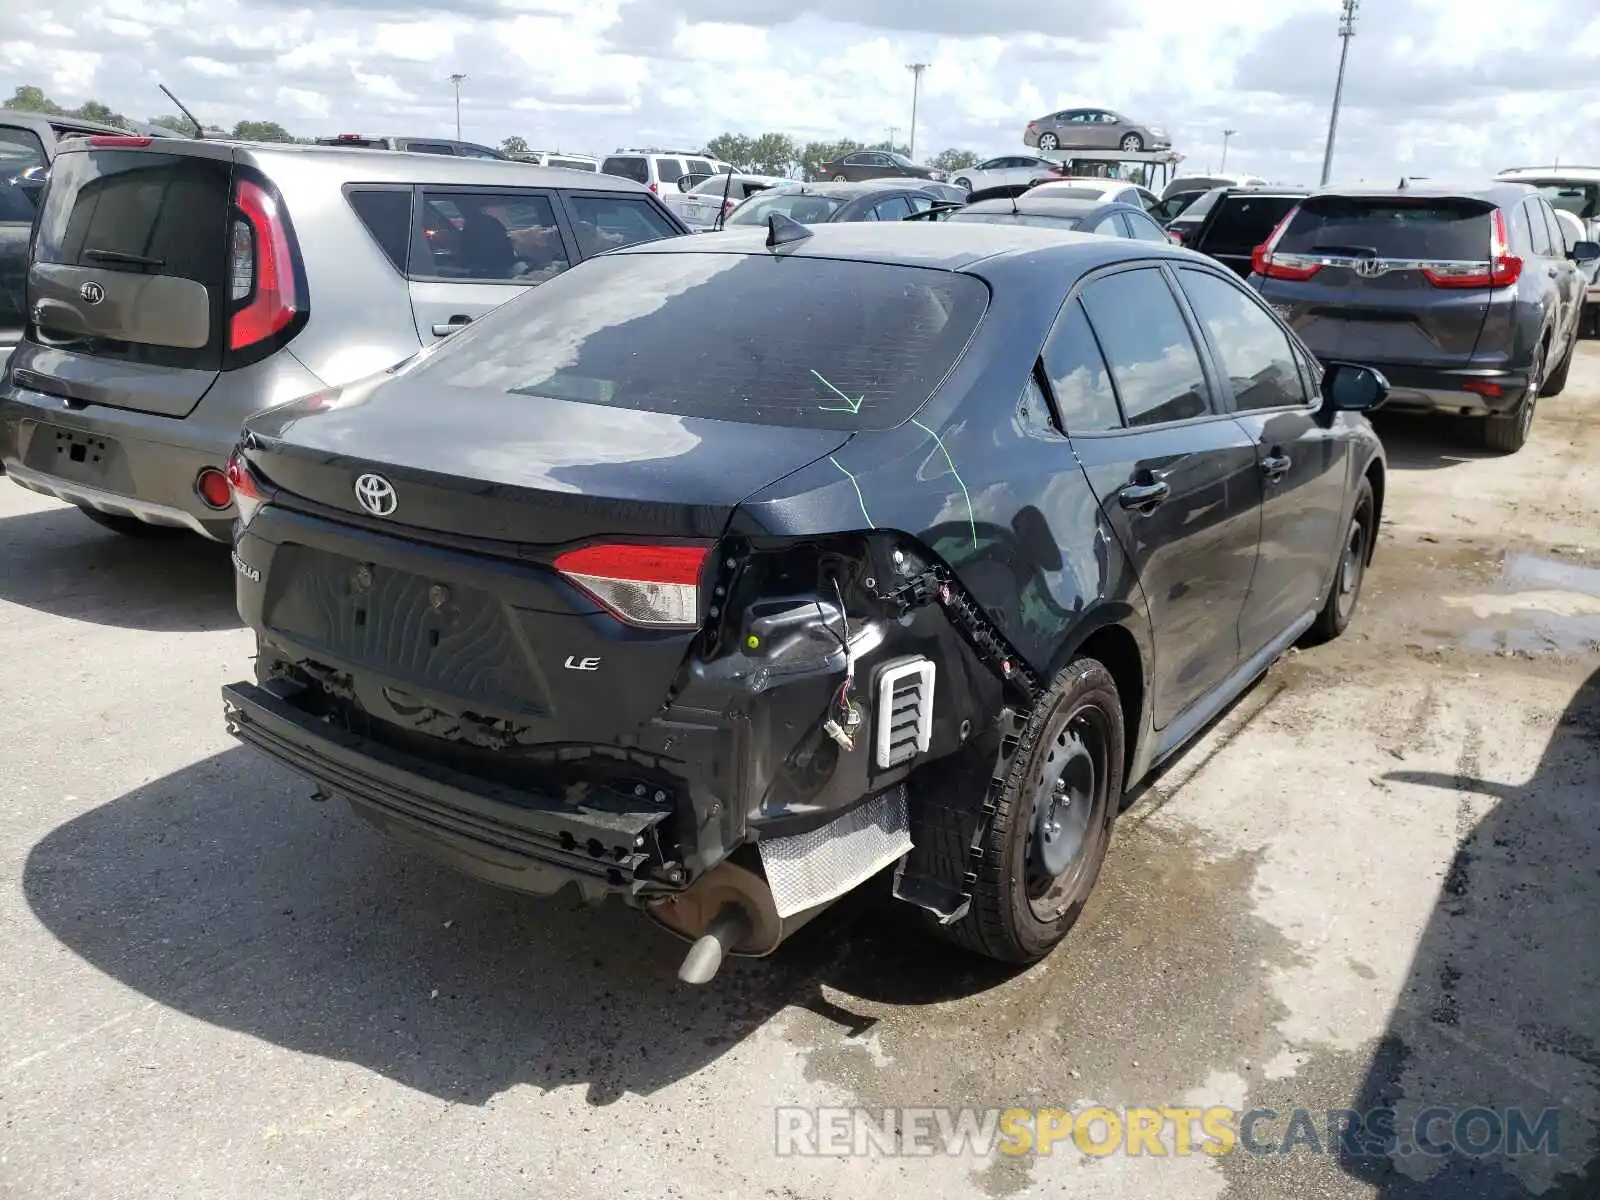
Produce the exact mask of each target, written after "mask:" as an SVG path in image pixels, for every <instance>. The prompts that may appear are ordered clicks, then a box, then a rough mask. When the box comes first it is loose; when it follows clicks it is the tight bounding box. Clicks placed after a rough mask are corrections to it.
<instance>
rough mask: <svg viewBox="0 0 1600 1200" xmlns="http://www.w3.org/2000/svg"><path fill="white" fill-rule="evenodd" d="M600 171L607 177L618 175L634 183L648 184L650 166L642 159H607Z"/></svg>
mask: <svg viewBox="0 0 1600 1200" xmlns="http://www.w3.org/2000/svg"><path fill="white" fill-rule="evenodd" d="M600 170H601V171H602V172H604V173H605V174H607V175H620V176H622V178H624V179H631V180H633V181H634V182H635V183H649V182H650V165H649V164H648V163H647V162H645V160H644V159H642V158H608V159H606V161H605V162H604V163H603V164H601V167H600Z"/></svg>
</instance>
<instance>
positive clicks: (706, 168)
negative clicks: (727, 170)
mask: <svg viewBox="0 0 1600 1200" xmlns="http://www.w3.org/2000/svg"><path fill="white" fill-rule="evenodd" d="M689 174H691V175H714V174H716V172H715V171H713V170H712V169H711V164H710V163H708V162H707V161H706V160H705V159H703V158H691V159H690V160H689Z"/></svg>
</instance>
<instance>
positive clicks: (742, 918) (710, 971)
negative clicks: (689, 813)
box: [646, 862, 833, 984]
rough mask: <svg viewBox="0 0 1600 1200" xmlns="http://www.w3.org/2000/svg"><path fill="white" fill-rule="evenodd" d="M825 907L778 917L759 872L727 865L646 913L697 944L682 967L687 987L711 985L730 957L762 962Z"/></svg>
mask: <svg viewBox="0 0 1600 1200" xmlns="http://www.w3.org/2000/svg"><path fill="white" fill-rule="evenodd" d="M832 903H833V902H832V901H831V900H830V901H827V902H825V903H822V904H818V905H817V906H816V907H814V908H808V909H806V910H805V911H804V912H798V913H795V914H794V915H793V916H790V917H780V916H779V915H778V909H777V905H776V904H775V903H774V902H773V899H772V889H771V888H770V887H768V886H767V881H766V880H765V879H763V878H762V877H761V876H760V875H758V874H757V873H756V872H754V871H752V870H750V869H748V868H746V867H741V866H739V865H737V864H736V863H732V862H724V863H721V864H720V865H718V866H717V867H716V868H715V869H714V870H712V871H710V872H708V873H707V874H706V875H704V876H702V877H701V878H700V879H698V880H696V881H695V883H694V884H693V885H692V886H690V887H689V888H688V889H687V890H686V891H683V892H680V893H679V894H678V895H676V896H673V897H671V898H670V899H667V900H663V901H661V902H660V903H659V904H653V905H651V906H650V907H649V908H648V909H647V910H646V911H647V912H648V913H649V915H650V917H651V919H652V920H654V921H655V922H656V923H657V924H658V925H660V926H662V927H663V928H665V929H667V930H668V931H669V932H671V933H675V934H677V935H678V936H679V937H681V938H685V939H687V940H689V941H691V942H693V943H694V944H693V945H691V946H690V947H689V953H688V954H686V955H684V959H683V963H682V965H680V966H679V967H678V978H679V979H681V980H682V981H683V982H684V983H692V984H704V983H710V982H711V981H712V980H713V979H714V978H716V974H717V972H718V971H719V970H721V969H722V964H723V962H724V961H726V959H727V957H728V956H729V955H730V954H736V955H738V956H740V957H741V958H761V957H764V956H766V955H768V954H771V953H772V952H773V951H774V950H776V949H777V948H778V947H779V946H780V945H781V944H782V943H783V941H784V940H785V939H786V938H788V936H789V935H790V934H792V933H794V932H795V930H797V929H799V928H800V927H801V926H802V925H804V924H805V923H806V922H807V921H809V920H811V918H812V917H814V916H816V915H817V914H818V913H820V912H822V911H823V910H824V909H826V908H827V907H829V905H831V904H832Z"/></svg>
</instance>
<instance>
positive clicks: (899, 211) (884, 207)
mask: <svg viewBox="0 0 1600 1200" xmlns="http://www.w3.org/2000/svg"><path fill="white" fill-rule="evenodd" d="M876 211H877V214H878V220H880V221H903V220H905V219H906V218H907V217H909V216H910V215H911V205H909V204H907V203H906V198H905V197H904V196H890V197H889V198H888V199H887V200H880V201H879V202H878V205H877V210H876Z"/></svg>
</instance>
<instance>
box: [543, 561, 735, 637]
mask: <svg viewBox="0 0 1600 1200" xmlns="http://www.w3.org/2000/svg"><path fill="white" fill-rule="evenodd" d="M709 553H710V548H709V547H707V546H641V545H623V544H613V545H599V546H584V547H583V548H582V549H579V550H568V551H567V552H566V553H565V554H561V555H558V556H557V557H556V561H555V567H556V570H558V571H560V572H561V574H563V575H565V576H566V577H567V578H568V579H570V580H571V581H572V582H573V583H575V584H577V585H578V587H580V588H582V589H583V590H584V591H585V592H587V593H588V594H589V595H590V596H592V597H593V598H594V599H595V600H597V601H599V602H600V603H601V604H603V605H605V607H606V609H607V610H608V611H609V612H610V613H611V614H612V615H613V616H615V617H616V618H617V619H619V620H621V621H626V622H627V623H628V624H629V625H642V626H646V627H649V628H654V629H693V628H694V627H695V626H697V625H698V624H700V572H701V570H702V569H703V568H704V567H705V564H706V556H707V555H708V554H709Z"/></svg>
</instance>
